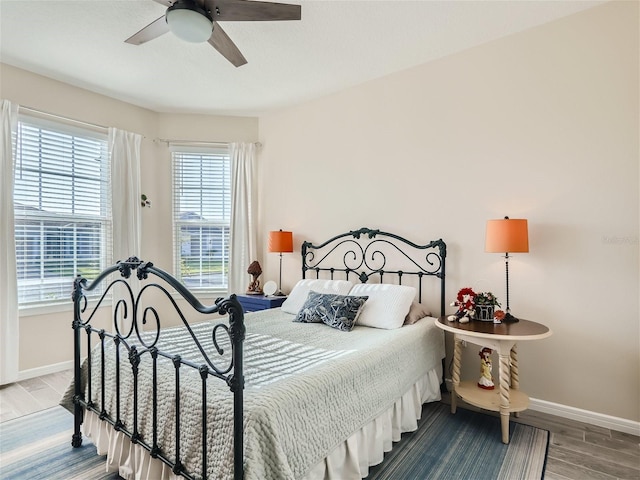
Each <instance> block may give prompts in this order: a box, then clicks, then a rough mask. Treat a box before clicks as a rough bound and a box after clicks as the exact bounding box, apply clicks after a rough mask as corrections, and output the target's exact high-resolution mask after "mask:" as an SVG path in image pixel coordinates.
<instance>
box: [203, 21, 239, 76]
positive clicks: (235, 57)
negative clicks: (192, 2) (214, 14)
mask: <svg viewBox="0 0 640 480" xmlns="http://www.w3.org/2000/svg"><path fill="white" fill-rule="evenodd" d="M209 43H210V44H211V46H212V47H213V48H215V49H216V50H217V51H218V52H220V53H221V54H222V56H223V57H224V58H226V59H227V60H229V61H230V62H231V63H232V64H233V65H235V66H236V67H240V66H242V65H244V64H245V63H247V59H246V58H244V56H243V55H242V53H241V52H240V50H239V49H238V47H236V44H235V43H233V41H232V40H231V39H230V38H229V35H227V34H226V33H225V31H224V30H223V29H222V28H221V27H220V25H218V24H217V23H216V22H213V33H212V34H211V37H209Z"/></svg>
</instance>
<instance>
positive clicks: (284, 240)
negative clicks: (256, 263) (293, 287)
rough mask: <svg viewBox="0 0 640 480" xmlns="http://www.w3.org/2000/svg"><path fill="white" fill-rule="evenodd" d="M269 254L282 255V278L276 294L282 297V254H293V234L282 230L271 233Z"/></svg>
mask: <svg viewBox="0 0 640 480" xmlns="http://www.w3.org/2000/svg"><path fill="white" fill-rule="evenodd" d="M269 252H271V253H279V254H280V277H279V279H278V291H277V292H276V293H275V294H274V295H276V296H282V295H284V293H282V254H283V253H291V252H293V233H291V232H283V231H282V229H280V230H277V231H272V232H269Z"/></svg>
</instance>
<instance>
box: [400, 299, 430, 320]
mask: <svg viewBox="0 0 640 480" xmlns="http://www.w3.org/2000/svg"><path fill="white" fill-rule="evenodd" d="M430 316H431V312H430V311H429V309H428V308H427V307H426V306H425V305H422V304H421V303H418V302H413V303H412V304H411V308H409V313H407V316H406V317H405V318H404V324H405V325H413V324H414V323H416V322H417V321H418V320H420V319H422V318H424V317H430Z"/></svg>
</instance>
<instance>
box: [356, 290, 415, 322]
mask: <svg viewBox="0 0 640 480" xmlns="http://www.w3.org/2000/svg"><path fill="white" fill-rule="evenodd" d="M349 295H367V296H368V297H369V300H367V303H366V305H365V306H364V307H363V309H362V313H361V315H360V317H359V318H358V325H363V326H365V327H374V328H385V329H387V330H391V329H394V328H400V327H402V324H403V323H404V319H405V317H406V316H407V313H409V308H410V307H411V302H413V299H414V298H415V297H416V289H415V288H414V287H410V286H407V285H391V284H388V283H371V284H368V283H359V284H358V285H354V287H353V288H352V289H351V291H350V292H349Z"/></svg>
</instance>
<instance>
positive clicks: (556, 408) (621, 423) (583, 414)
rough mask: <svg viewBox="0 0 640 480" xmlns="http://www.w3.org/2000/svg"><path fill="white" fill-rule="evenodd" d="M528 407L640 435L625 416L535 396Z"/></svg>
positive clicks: (638, 428) (635, 424)
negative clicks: (607, 413) (549, 400)
mask: <svg viewBox="0 0 640 480" xmlns="http://www.w3.org/2000/svg"><path fill="white" fill-rule="evenodd" d="M445 382H446V384H447V389H448V390H449V391H451V379H450V378H447V379H446V380H445ZM529 409H530V410H535V411H536V412H542V413H547V414H549V415H556V416H558V417H562V418H567V419H569V420H575V421H577V422H582V423H588V424H590V425H596V426H598V427H604V428H608V429H610V430H615V431H617V432H623V433H629V434H631V435H638V436H640V422H635V421H633V420H627V419H626V418H620V417H613V416H611V415H606V414H604V413H598V412H592V411H590V410H582V409H580V408H575V407H570V406H568V405H561V404H559V403H553V402H547V401H546V400H539V399H537V398H530V399H529Z"/></svg>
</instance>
